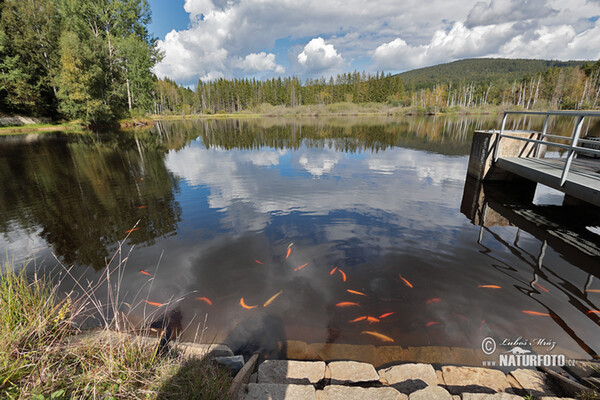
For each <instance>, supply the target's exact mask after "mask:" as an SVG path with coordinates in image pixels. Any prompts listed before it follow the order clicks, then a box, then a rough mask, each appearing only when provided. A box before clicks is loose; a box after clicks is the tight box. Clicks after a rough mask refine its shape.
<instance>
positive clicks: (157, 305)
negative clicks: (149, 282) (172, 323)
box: [144, 300, 164, 307]
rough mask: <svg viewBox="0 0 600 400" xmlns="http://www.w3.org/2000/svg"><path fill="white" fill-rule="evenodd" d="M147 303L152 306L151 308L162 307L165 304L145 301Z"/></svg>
mask: <svg viewBox="0 0 600 400" xmlns="http://www.w3.org/2000/svg"><path fill="white" fill-rule="evenodd" d="M144 301H145V302H146V303H148V304H150V305H151V306H156V307H160V306H163V305H164V304H163V303H155V302H153V301H148V300H144Z"/></svg>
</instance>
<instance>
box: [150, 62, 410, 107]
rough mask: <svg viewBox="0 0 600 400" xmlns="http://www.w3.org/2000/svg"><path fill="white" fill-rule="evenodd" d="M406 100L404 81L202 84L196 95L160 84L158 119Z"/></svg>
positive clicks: (349, 78) (369, 77)
mask: <svg viewBox="0 0 600 400" xmlns="http://www.w3.org/2000/svg"><path fill="white" fill-rule="evenodd" d="M403 97H404V86H403V84H402V79H401V78H400V76H398V75H396V76H392V75H389V74H388V75H385V74H384V73H383V72H381V73H376V74H367V73H365V72H363V73H359V72H357V71H354V72H352V73H344V74H340V75H338V76H337V77H336V78H333V77H331V78H330V79H329V80H326V79H325V78H319V79H307V80H306V81H305V82H304V83H302V82H301V80H300V79H299V78H297V77H287V78H281V77H279V78H272V79H266V80H257V79H247V78H245V79H224V78H220V79H217V80H214V81H210V82H203V81H202V80H200V81H198V84H197V85H196V88H195V90H192V89H189V88H185V87H182V86H179V85H177V83H175V82H174V81H172V80H170V79H163V80H159V81H158V84H157V104H156V107H155V109H154V110H153V111H154V112H155V113H184V114H185V113H200V112H202V113H218V112H236V111H242V110H252V109H254V108H256V107H258V106H260V105H261V104H264V103H267V104H270V105H273V106H278V105H279V106H286V107H295V106H299V105H311V104H331V103H339V102H354V103H383V102H387V101H394V100H396V101H397V100H400V99H401V98H403Z"/></svg>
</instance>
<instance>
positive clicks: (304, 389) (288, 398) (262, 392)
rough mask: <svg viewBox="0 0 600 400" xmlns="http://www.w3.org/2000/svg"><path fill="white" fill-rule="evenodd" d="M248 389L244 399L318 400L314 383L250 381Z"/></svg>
mask: <svg viewBox="0 0 600 400" xmlns="http://www.w3.org/2000/svg"><path fill="white" fill-rule="evenodd" d="M247 391H248V392H247V393H246V395H245V396H244V400H305V399H306V400H316V390H315V388H314V386H312V385H284V384H277V383H250V384H248V387H247Z"/></svg>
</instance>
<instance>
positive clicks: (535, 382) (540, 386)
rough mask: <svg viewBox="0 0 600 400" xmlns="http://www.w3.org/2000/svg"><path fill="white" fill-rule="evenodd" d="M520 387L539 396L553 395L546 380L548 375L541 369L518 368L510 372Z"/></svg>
mask: <svg viewBox="0 0 600 400" xmlns="http://www.w3.org/2000/svg"><path fill="white" fill-rule="evenodd" d="M509 375H510V376H512V377H513V378H514V379H515V380H516V381H517V383H518V384H519V386H520V388H521V389H522V390H524V391H525V392H527V394H531V395H533V396H536V397H539V396H541V395H549V396H551V395H553V394H554V393H552V389H551V388H550V385H548V383H547V382H546V375H545V374H544V373H542V372H540V371H536V370H533V369H522V368H521V369H517V370H514V371H512V372H511V373H510V374H509Z"/></svg>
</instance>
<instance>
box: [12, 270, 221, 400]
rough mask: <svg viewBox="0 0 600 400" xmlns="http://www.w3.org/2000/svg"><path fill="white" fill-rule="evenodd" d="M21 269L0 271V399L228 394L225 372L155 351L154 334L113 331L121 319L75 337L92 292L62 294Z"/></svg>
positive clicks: (172, 352) (173, 352) (206, 363)
mask: <svg viewBox="0 0 600 400" xmlns="http://www.w3.org/2000/svg"><path fill="white" fill-rule="evenodd" d="M7 264H8V263H7ZM26 269H27V268H22V269H20V271H17V270H16V269H15V268H14V266H12V265H4V266H3V268H2V271H4V272H2V273H1V274H0V398H1V399H35V400H45V399H57V400H60V399H104V400H108V399H200V398H202V399H223V398H225V397H226V391H227V389H228V388H229V385H230V382H231V377H230V375H229V372H228V371H226V370H223V369H221V368H220V367H218V366H216V365H215V364H214V363H213V362H212V361H211V360H209V359H206V358H204V359H188V358H186V357H184V355H183V354H179V353H178V352H177V351H176V350H173V349H171V350H167V351H159V347H158V339H151V338H141V337H139V336H137V335H131V334H128V333H126V332H125V330H124V329H122V330H123V331H122V332H117V331H115V330H114V327H115V326H117V325H121V326H123V323H122V322H121V323H120V324H116V323H112V322H113V321H109V322H111V323H109V324H107V326H105V327H104V328H102V329H101V330H99V331H96V332H92V333H86V334H85V335H78V332H77V330H76V329H74V328H73V326H74V320H75V318H77V317H78V316H81V315H82V314H85V313H86V312H89V309H90V304H92V306H91V307H92V308H93V307H95V306H94V305H93V304H94V301H93V300H91V299H92V297H91V295H90V293H86V294H84V295H82V296H80V297H79V298H72V296H69V295H66V296H65V295H62V294H60V293H59V291H58V287H59V285H58V284H56V283H52V281H51V280H50V279H49V278H47V277H46V278H44V277H39V276H38V275H37V274H33V276H28V275H27V273H26V272H25V271H26ZM113 319H114V318H113ZM84 337H86V338H87V339H85V338H84Z"/></svg>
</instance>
